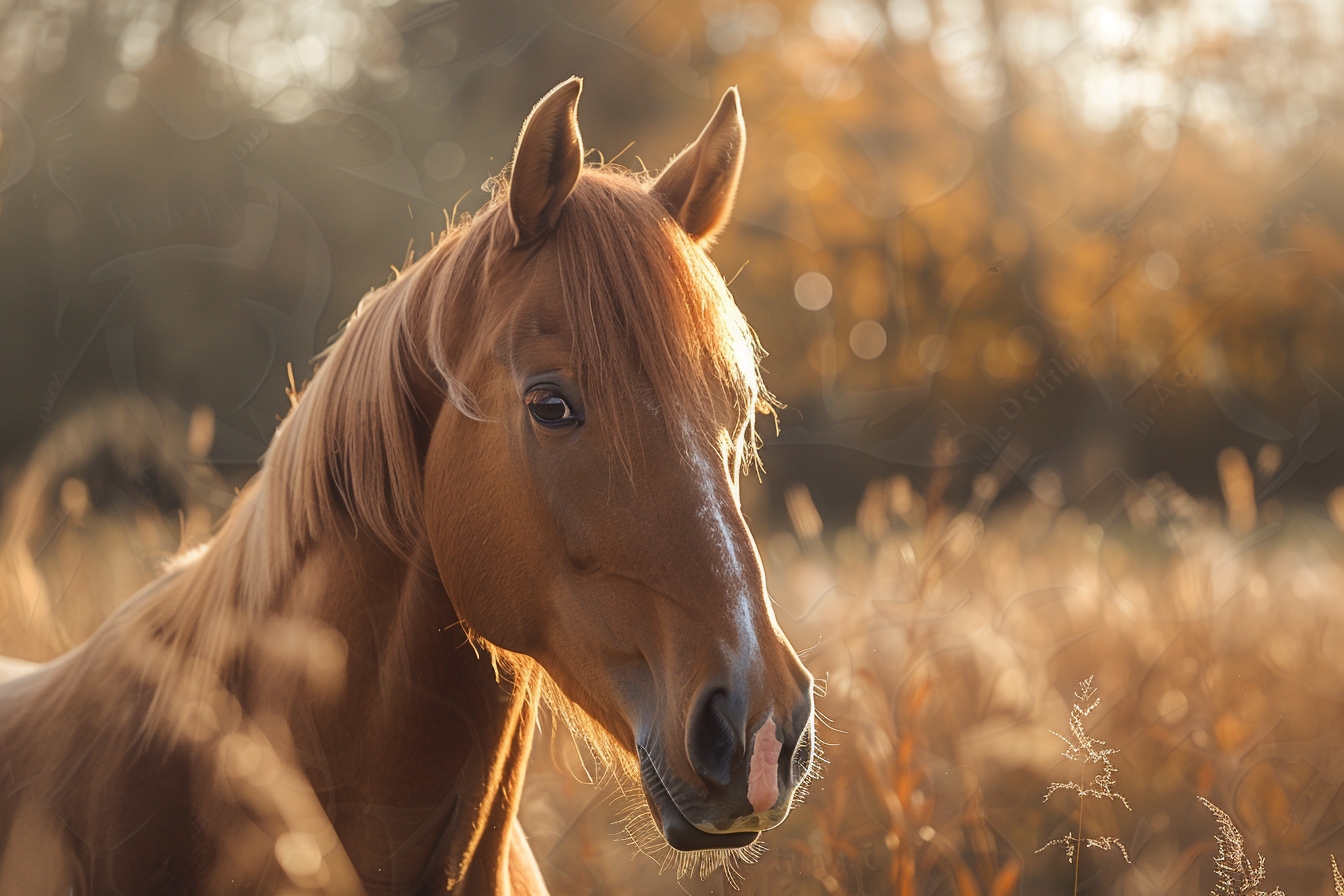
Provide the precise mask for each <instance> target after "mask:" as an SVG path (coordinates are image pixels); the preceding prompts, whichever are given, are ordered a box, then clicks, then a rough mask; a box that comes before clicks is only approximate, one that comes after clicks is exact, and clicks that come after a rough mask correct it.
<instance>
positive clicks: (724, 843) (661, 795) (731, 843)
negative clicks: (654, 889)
mask: <svg viewBox="0 0 1344 896" xmlns="http://www.w3.org/2000/svg"><path fill="white" fill-rule="evenodd" d="M640 752H641V753H643V750H642V749H641V751H640ZM641 759H643V763H641V764H646V765H645V767H644V769H643V772H644V773H643V778H644V799H645V800H646V801H647V802H648V804H649V809H650V810H651V811H652V812H653V817H654V820H655V821H657V822H658V827H659V829H660V830H662V832H663V839H665V840H666V841H667V842H668V845H670V846H671V847H672V848H673V849H679V850H681V851H682V852H696V851H698V850H703V849H740V848H741V847H743V846H750V845H751V844H752V843H755V842H756V838H757V837H759V836H760V835H761V834H760V831H740V832H738V833H735V834H711V833H709V832H707V831H702V830H700V829H699V828H697V827H696V826H695V825H693V824H691V822H690V820H689V819H688V818H687V817H686V816H685V815H683V814H682V812H681V810H680V809H678V808H677V804H676V803H675V802H674V801H673V800H672V795H671V794H670V793H668V792H667V787H666V786H665V785H664V784H663V781H662V779H661V778H659V777H658V774H657V772H655V771H654V770H653V767H652V760H651V759H649V758H648V756H647V754H646V755H644V756H641Z"/></svg>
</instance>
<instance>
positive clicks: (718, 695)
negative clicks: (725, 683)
mask: <svg viewBox="0 0 1344 896" xmlns="http://www.w3.org/2000/svg"><path fill="white" fill-rule="evenodd" d="M744 716H745V713H744V712H743V711H742V710H741V708H740V706H738V705H735V702H734V701H733V700H732V699H731V698H730V697H729V696H728V695H727V693H726V692H725V691H723V690H721V689H718V690H712V691H710V692H708V693H707V694H705V695H702V697H701V699H700V700H699V701H697V705H696V707H695V709H694V711H693V712H692V717H691V720H690V724H689V726H688V729H687V736H686V755H687V758H688V759H689V761H690V765H691V768H692V770H693V771H694V776H693V778H691V779H687V778H683V777H682V776H679V775H677V774H675V773H674V772H672V771H670V769H669V764H668V763H667V762H666V761H665V757H664V756H663V755H662V753H661V751H658V750H657V749H656V748H652V749H651V748H646V747H645V746H643V745H640V747H639V748H638V756H639V768H640V777H641V779H642V783H643V785H644V794H645V798H646V800H647V801H648V804H649V808H650V809H651V810H652V812H653V816H654V819H655V820H656V821H657V822H658V825H659V828H660V829H661V831H662V834H663V837H664V838H665V839H666V840H667V842H668V843H669V844H670V845H671V846H672V847H673V848H675V849H678V850H682V851H686V852H689V851H695V850H706V849H736V848H740V847H743V846H749V845H750V844H751V843H753V842H754V841H755V840H756V838H757V837H758V836H759V835H760V833H761V832H762V831H767V830H770V829H771V828H773V827H776V826H777V825H779V824H780V823H781V822H783V821H784V819H785V818H786V817H787V816H788V814H789V809H790V808H791V806H792V802H793V795H794V792H795V790H796V789H797V787H798V785H799V784H800V783H801V782H802V781H803V780H804V779H805V778H806V777H807V776H808V774H809V773H810V770H811V765H812V754H813V741H814V734H813V713H812V700H811V696H810V695H808V696H807V697H806V698H805V699H804V701H803V702H802V703H801V704H800V705H799V706H798V707H796V708H795V709H794V710H793V711H792V712H790V713H788V715H787V716H785V715H784V714H783V713H778V712H777V711H775V710H774V709H771V710H769V711H767V712H766V713H765V714H764V716H762V717H758V718H757V719H755V720H754V722H753V724H752V725H751V727H750V733H749V734H748V733H747V726H746V725H745V724H744V722H745V719H744ZM780 716H783V718H780Z"/></svg>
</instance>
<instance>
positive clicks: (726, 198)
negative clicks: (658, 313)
mask: <svg viewBox="0 0 1344 896" xmlns="http://www.w3.org/2000/svg"><path fill="white" fill-rule="evenodd" d="M746 145H747V126H746V123H745V122H744V121H743V120H742V102H741V100H740V99H739V98H738V95H737V88H736V87H729V88H728V92H727V93H725V94H724V95H723V99H722V100H721V101H720V102H719V108H718V109H717V110H715V112H714V116H713V117H712V118H710V120H709V124H707V125H705V129H704V130H703V131H701V132H700V136H699V137H697V138H696V141H695V142H694V143H692V144H691V145H690V146H688V147H686V148H685V149H683V150H682V151H681V152H680V153H678V154H677V155H676V157H675V158H673V159H672V161H671V162H669V163H668V165H667V167H666V168H664V169H663V173H662V174H660V175H658V179H657V180H655V181H654V182H653V183H652V184H651V185H650V187H649V190H650V192H652V193H653V195H655V196H657V197H658V198H659V199H661V200H662V201H663V205H665V206H667V210H668V211H669V212H671V213H672V216H673V217H674V218H676V219H677V221H678V222H679V223H680V224H681V226H682V227H683V228H685V230H686V232H687V233H688V234H690V237H691V239H693V240H695V241H696V242H698V243H700V244H701V245H703V246H706V247H708V246H710V245H712V244H713V242H714V238H715V237H716V236H718V233H719V231H720V230H722V229H723V225H725V224H727V223H728V216H729V215H730V214H732V211H733V200H734V199H736V198H737V181H738V177H739V176H740V175H741V173H742V156H743V151H744V150H745V149H746Z"/></svg>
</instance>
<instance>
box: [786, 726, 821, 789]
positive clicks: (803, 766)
mask: <svg viewBox="0 0 1344 896" xmlns="http://www.w3.org/2000/svg"><path fill="white" fill-rule="evenodd" d="M814 736H815V735H814V733H813V730H812V726H811V725H808V726H807V727H806V728H804V729H803V733H802V734H801V735H799V737H798V745H797V746H796V747H795V748H794V750H793V762H792V763H791V765H790V768H789V772H790V780H789V784H790V786H796V785H798V784H800V783H802V780H803V779H804V778H806V777H807V772H808V769H810V768H811V767H812V751H813V744H812V741H813V738H814Z"/></svg>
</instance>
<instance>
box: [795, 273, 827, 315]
mask: <svg viewBox="0 0 1344 896" xmlns="http://www.w3.org/2000/svg"><path fill="white" fill-rule="evenodd" d="M833 293H834V289H833V287H832V286H831V281H830V280H829V279H828V278H827V277H826V275H825V274H823V273H821V272H820V271H808V272H807V273H806V274H803V275H802V276H801V277H799V278H798V279H797V281H795V282H794V284H793V297H794V298H795V299H797V300H798V304H799V305H802V306H803V307H804V308H806V309H807V310H808V311H820V310H821V309H823V308H825V307H826V306H827V305H829V304H830V303H831V295H832V294H833Z"/></svg>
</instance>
